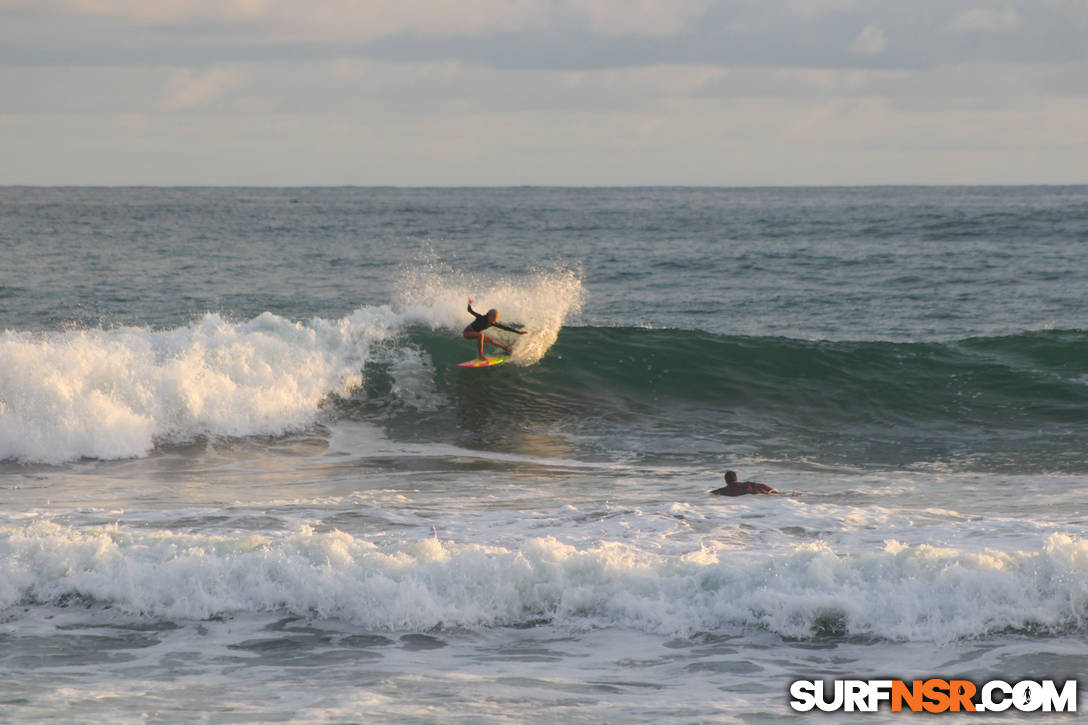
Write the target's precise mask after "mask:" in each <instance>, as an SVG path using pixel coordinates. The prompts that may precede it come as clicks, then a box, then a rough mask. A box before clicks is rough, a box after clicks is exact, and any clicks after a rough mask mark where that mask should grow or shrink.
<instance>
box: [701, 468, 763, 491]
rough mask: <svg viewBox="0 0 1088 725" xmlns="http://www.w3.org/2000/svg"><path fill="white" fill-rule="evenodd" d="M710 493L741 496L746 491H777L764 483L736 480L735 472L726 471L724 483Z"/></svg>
mask: <svg viewBox="0 0 1088 725" xmlns="http://www.w3.org/2000/svg"><path fill="white" fill-rule="evenodd" d="M711 493H716V494H718V495H719V496H743V495H744V494H746V493H778V491H777V490H776V489H773V488H771V487H770V486H768V485H767V484H765V483H757V482H755V481H738V480H737V474H736V472H734V471H726V472H725V485H724V486H722V487H721V488H716V489H714V490H713V491H711Z"/></svg>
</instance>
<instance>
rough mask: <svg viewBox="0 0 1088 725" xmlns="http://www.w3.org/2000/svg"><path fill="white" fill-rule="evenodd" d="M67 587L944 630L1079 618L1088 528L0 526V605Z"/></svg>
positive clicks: (185, 600) (646, 621) (459, 619)
mask: <svg viewBox="0 0 1088 725" xmlns="http://www.w3.org/2000/svg"><path fill="white" fill-rule="evenodd" d="M73 595H78V596H82V597H86V598H90V599H93V600H96V601H99V602H103V603H109V604H110V605H112V606H114V607H116V608H119V609H120V610H121V611H126V612H132V613H142V614H148V615H152V616H159V617H173V618H189V619H201V618H206V617H209V616H211V615H214V614H217V613H230V612H277V611H288V612H293V613H296V614H300V615H306V616H311V615H317V616H321V617H335V618H339V619H343V620H346V621H349V622H352V623H357V624H359V625H361V626H364V627H367V628H371V629H387V630H398V631H403V630H423V629H429V628H433V627H440V626H442V627H488V626H497V625H507V624H516V623H520V622H525V621H531V620H536V619H541V618H543V619H548V620H551V621H552V622H554V623H556V624H558V625H561V626H571V627H576V628H584V627H624V628H632V629H637V630H640V631H644V632H651V633H661V634H690V633H693V632H699V631H710V632H713V631H720V630H722V629H723V628H727V627H735V626H758V627H761V628H765V629H767V630H770V631H773V632H776V633H779V634H782V635H786V636H797V637H809V636H812V635H813V634H816V633H819V632H821V631H825V632H832V633H835V634H843V635H845V634H862V635H870V636H875V637H881V638H889V639H901V640H912V641H917V640H922V641H948V640H951V639H955V638H961V637H972V636H978V635H981V634H985V633H987V632H994V631H1002V630H1005V629H1008V628H1012V629H1023V628H1028V627H1043V628H1055V629H1062V628H1077V629H1082V628H1083V627H1084V626H1085V624H1086V622H1088V541H1084V540H1078V539H1074V538H1072V537H1069V536H1066V535H1062V534H1053V535H1051V536H1049V537H1048V538H1046V539H1045V540H1044V541H1041V542H1040V546H1039V548H1038V549H1036V550H1017V551H996V550H984V551H979V552H968V551H963V550H959V549H955V548H937V547H932V546H927V545H918V546H907V545H904V544H900V543H897V542H888V543H887V545H886V546H885V547H884V548H883V549H882V550H872V551H869V552H868V553H858V554H853V555H838V554H836V553H835V552H833V551H831V549H830V548H829V547H828V545H827V544H825V543H822V542H810V543H805V544H801V545H799V546H796V547H795V548H794V549H793V550H792V551H790V552H789V553H787V554H778V555H773V556H772V555H770V554H763V553H758V552H751V551H746V550H743V549H740V548H736V547H735V546H733V545H728V544H725V543H722V542H713V541H710V542H705V543H704V544H703V545H702V546H700V547H698V548H696V549H693V550H690V551H688V552H686V553H684V554H672V553H660V552H659V551H653V550H646V548H644V547H640V546H639V545H638V543H637V542H632V541H607V540H606V541H597V542H584V541H583V542H579V543H577V544H572V543H567V542H565V541H561V540H559V539H557V538H555V537H552V536H541V537H533V538H524V539H522V540H520V541H518V542H507V544H506V545H485V544H468V543H458V542H454V541H442V540H439V539H438V538H434V537H430V538H423V539H420V540H415V541H405V540H401V541H397V542H389V543H383V544H382V545H380V546H379V545H378V544H375V543H372V542H369V541H366V540H363V539H360V538H357V537H353V536H351V535H349V534H347V533H343V532H339V531H333V532H330V533H315V532H314V531H313V530H312V529H310V528H308V527H304V526H303V527H299V528H298V529H296V530H295V531H293V532H290V533H274V534H265V535H252V534H246V533H243V532H238V533H237V534H223V535H209V534H182V533H174V532H170V531H157V532H156V531H148V530H146V529H132V530H128V529H125V528H122V527H119V526H116V525H115V526H106V527H101V526H99V527H78V528H77V527H71V526H66V525H61V524H58V523H54V522H50V521H48V520H39V521H35V522H33V523H30V524H25V523H22V524H19V525H9V526H8V527H6V528H5V529H3V530H0V608H5V607H9V606H12V605H14V604H16V603H20V602H30V601H38V602H58V601H64V600H65V599H66V598H69V597H71V596H73Z"/></svg>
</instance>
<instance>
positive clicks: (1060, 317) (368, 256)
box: [0, 186, 1088, 725]
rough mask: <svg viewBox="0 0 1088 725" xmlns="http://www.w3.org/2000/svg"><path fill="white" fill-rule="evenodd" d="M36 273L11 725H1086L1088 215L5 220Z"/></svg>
mask: <svg viewBox="0 0 1088 725" xmlns="http://www.w3.org/2000/svg"><path fill="white" fill-rule="evenodd" d="M0 248H2V249H3V250H4V253H5V260H4V261H5V263H4V265H3V267H2V270H0V304H2V307H0V309H2V310H3V328H2V329H3V332H2V334H0V720H3V721H4V722H10V723H31V722H73V723H79V722H111V723H134V722H154V723H193V722H206V723H237V722H297V723H332V722H366V723H371V722H373V723H379V722H380V723H431V722H435V723H473V724H474V725H477V724H479V723H557V722H562V723H565V724H575V723H776V722H783V721H787V720H793V719H794V718H795V717H796V716H797V714H796V713H795V712H794V711H793V710H792V709H791V707H790V704H789V703H790V699H791V696H790V693H789V689H790V684H791V683H792V682H794V681H795V680H816V679H825V680H833V679H876V678H901V679H906V680H910V679H927V678H933V677H939V678H944V679H952V678H960V679H968V680H971V681H972V682H975V683H985V682H987V681H991V680H995V679H1000V680H1005V681H1009V682H1016V681H1020V680H1036V681H1038V680H1043V679H1055V680H1068V679H1078V678H1079V679H1078V681H1079V686H1080V695H1079V697H1080V700H1081V702H1082V703H1086V702H1088V700H1085V689H1084V688H1085V686H1086V684H1088V187H1083V186H1082V187H1024V188H1011V187H980V188H974V187H950V188H937V187H887V188H796V189H795V188H785V189H770V188H760V189H739V188H737V189H734V188H721V189H717V188H623V189H594V188H589V189H586V188H572V189H564V188H499V189H492V188H488V189H402V188H298V189H272V188H20V187H8V188H0ZM468 297H472V299H473V305H474V307H475V308H476V309H477V310H480V311H484V310H487V309H488V308H497V309H498V310H499V313H500V322H503V323H508V324H517V325H521V326H523V329H524V330H525V331H526V332H527V334H526V335H524V336H520V337H518V336H514V335H511V334H509V333H505V332H502V331H497V332H495V336H496V337H498V338H500V339H503V340H506V341H507V342H516V347H515V351H514V359H513V361H512V363H510V364H506V365H503V366H499V367H494V368H489V369H477V370H465V369H461V368H458V367H457V366H456V363H458V362H461V361H464V360H468V359H470V358H472V357H475V348H474V343H472V342H470V341H468V340H465V339H463V338H462V336H461V329H462V328H463V327H464V326H465V325H466V324H468V322H470V321H471V317H470V316H469V314H468V312H467V311H466V300H467V298H468ZM726 470H735V471H737V472H738V473H739V475H740V478H741V479H742V480H744V479H754V480H759V481H762V482H764V483H767V484H769V485H772V486H774V487H775V488H777V489H778V490H780V491H781V492H782V495H779V496H744V497H737V498H727V497H721V496H714V495H711V494H710V493H709V492H710V491H711V490H712V489H714V488H717V487H719V486H721V485H723V483H722V474H723V472H724V471H726ZM1083 706H1084V705H1082V707H1083ZM961 717H963V718H965V719H968V720H970V721H972V722H985V721H988V720H993V721H1000V722H1011V721H1017V720H1025V721H1031V722H1048V721H1056V722H1069V721H1070V720H1069V717H1070V716H1068V715H1058V714H1053V713H1051V714H1049V715H1048V714H1045V713H1038V712H1035V713H1019V714H1018V713H1015V712H1008V713H1004V714H1001V715H992V716H987V715H977V714H976V715H974V716H971V717H967V716H965V715H964V716H961ZM904 718H906V719H912V718H911V716H909V715H904V714H901V713H892V712H890V711H889V710H888V708H887V707H885V708H884V709H883V710H882V712H881V713H880V714H876V715H861V714H857V713H853V714H847V713H839V714H838V715H837V716H836V715H828V716H825V717H824V719H825V720H829V721H850V720H857V719H862V720H867V721H869V722H885V721H888V722H890V721H895V722H899V721H902V720H903V719H904ZM950 721H957V720H954V719H953V720H950Z"/></svg>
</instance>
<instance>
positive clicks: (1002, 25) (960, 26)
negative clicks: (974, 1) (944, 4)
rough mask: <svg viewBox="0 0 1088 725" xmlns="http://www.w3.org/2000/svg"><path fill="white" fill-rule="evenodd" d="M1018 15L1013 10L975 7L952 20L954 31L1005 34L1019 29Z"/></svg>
mask: <svg viewBox="0 0 1088 725" xmlns="http://www.w3.org/2000/svg"><path fill="white" fill-rule="evenodd" d="M1020 24H1021V20H1020V15H1019V14H1018V13H1017V12H1016V10H1014V9H1013V8H994V7H984V6H983V7H977V8H972V9H970V10H968V11H967V12H965V13H961V14H960V15H957V16H956V17H955V18H954V19H953V20H952V25H951V27H952V28H953V29H954V30H979V31H986V32H990V33H1007V32H1010V31H1013V30H1016V29H1017V28H1019V27H1020Z"/></svg>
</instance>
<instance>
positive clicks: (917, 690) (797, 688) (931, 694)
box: [790, 678, 1077, 713]
mask: <svg viewBox="0 0 1088 725" xmlns="http://www.w3.org/2000/svg"><path fill="white" fill-rule="evenodd" d="M790 698H791V700H790V707H792V708H793V709H794V710H796V711H797V712H808V711H809V710H812V709H813V708H815V709H818V710H822V711H824V712H836V711H839V712H876V711H877V710H879V709H880V706H881V705H882V704H884V703H887V704H888V705H889V706H890V707H891V710H892V712H901V711H903V710H908V711H911V712H932V713H938V712H1004V711H1005V710H1009V709H1010V708H1011V709H1013V710H1018V711H1020V712H1076V711H1077V681H1076V680H1066V681H1065V683H1064V684H1062V685H1061V686H1060V687H1059V686H1058V685H1057V684H1056V683H1055V682H1054V680H1041V681H1034V680H1022V681H1020V682H1016V683H1009V682H1005V681H1003V680H991V681H990V682H986V683H984V684H982V685H981V686H978V685H976V684H975V683H973V682H971V681H970V680H942V679H938V678H931V679H928V680H912V681H910V682H907V681H904V680H833V681H832V682H831V683H825V682H824V681H823V680H797V681H796V682H794V683H792V684H791V685H790Z"/></svg>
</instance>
